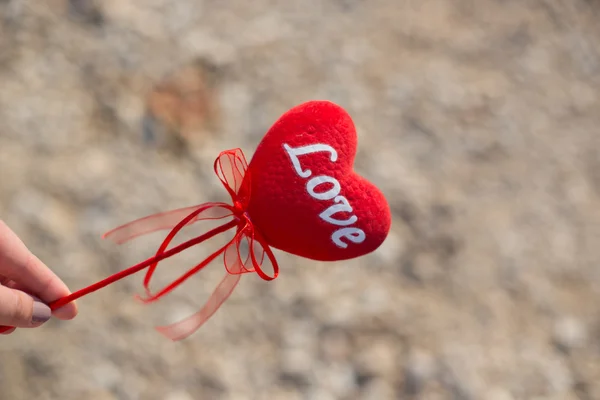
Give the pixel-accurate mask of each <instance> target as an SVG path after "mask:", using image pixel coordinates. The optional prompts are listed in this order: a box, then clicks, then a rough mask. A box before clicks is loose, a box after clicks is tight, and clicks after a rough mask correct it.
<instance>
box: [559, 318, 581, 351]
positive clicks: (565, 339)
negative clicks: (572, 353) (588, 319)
mask: <svg viewBox="0 0 600 400" xmlns="http://www.w3.org/2000/svg"><path fill="white" fill-rule="evenodd" d="M553 335H554V341H555V343H556V345H557V346H558V347H559V348H560V349H561V350H564V351H569V350H572V349H574V348H580V347H582V346H583V345H584V344H585V341H586V331H585V326H584V325H583V323H582V322H581V321H580V320H578V319H577V318H574V317H569V316H566V317H561V318H559V319H558V320H557V321H556V322H555V324H554V331H553Z"/></svg>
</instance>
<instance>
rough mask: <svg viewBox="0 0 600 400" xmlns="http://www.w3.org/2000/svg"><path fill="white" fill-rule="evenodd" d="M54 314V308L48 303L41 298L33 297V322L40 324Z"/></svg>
mask: <svg viewBox="0 0 600 400" xmlns="http://www.w3.org/2000/svg"><path fill="white" fill-rule="evenodd" d="M51 316H52V310H50V307H48V306H47V305H46V304H44V303H43V302H42V301H41V300H39V299H37V298H34V299H33V316H32V318H31V321H32V322H33V323H36V324H39V323H41V322H46V321H48V320H49V319H50V317H51Z"/></svg>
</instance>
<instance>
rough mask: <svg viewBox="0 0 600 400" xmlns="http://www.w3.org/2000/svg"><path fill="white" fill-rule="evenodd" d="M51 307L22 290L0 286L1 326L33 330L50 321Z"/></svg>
mask: <svg viewBox="0 0 600 400" xmlns="http://www.w3.org/2000/svg"><path fill="white" fill-rule="evenodd" d="M51 315H52V311H51V310H50V307H48V306H47V305H46V304H44V303H42V301H41V300H39V299H37V298H34V297H31V296H30V295H28V294H27V293H25V292H22V291H20V290H16V289H11V288H8V287H6V286H0V325H10V326H15V327H17V328H32V327H36V326H39V325H41V324H43V323H44V322H46V321H48V320H49V319H50V317H51Z"/></svg>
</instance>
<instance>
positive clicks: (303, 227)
mask: <svg viewBox="0 0 600 400" xmlns="http://www.w3.org/2000/svg"><path fill="white" fill-rule="evenodd" d="M356 146H357V136H356V129H355V127H354V123H353V122H352V119H351V118H350V116H349V115H348V113H347V112H346V111H345V110H344V109H342V108H341V107H339V106H338V105H336V104H333V103H331V102H328V101H309V102H307V103H304V104H301V105H299V106H296V107H294V108H292V109H291V110H289V111H288V112H286V113H285V114H283V115H282V116H281V118H280V119H279V120H278V121H277V122H276V123H275V124H274V125H273V126H272V127H271V129H270V130H269V131H268V132H267V134H266V135H265V137H264V138H263V140H262V141H261V142H260V144H259V145H258V147H257V149H256V152H255V153H254V156H253V157H252V160H251V162H250V165H249V168H248V170H249V171H250V173H249V174H248V177H250V178H251V188H252V192H251V193H252V195H251V199H250V204H249V206H248V214H249V216H250V218H251V219H252V221H253V223H254V225H255V226H256V227H257V228H258V229H259V230H260V232H261V233H262V234H263V235H264V236H265V238H266V239H267V241H268V242H269V244H270V245H272V246H273V247H276V248H278V249H280V250H283V251H286V252H289V253H292V254H296V255H299V256H302V257H306V258H310V259H314V260H322V261H335V260H346V259H350V258H354V257H359V256H362V255H364V254H367V253H370V252H372V251H374V250H375V249H377V248H378V247H379V246H380V245H381V243H383V241H384V240H385V238H386V236H387V234H388V232H389V229H390V225H391V214H390V209H389V205H388V203H387V201H386V199H385V197H384V195H383V194H382V193H381V191H380V190H379V189H377V187H375V186H374V185H373V184H372V183H370V182H369V181H367V180H366V179H364V178H362V177H361V176H359V175H357V174H356V173H355V172H354V170H353V164H354V157H355V155H356Z"/></svg>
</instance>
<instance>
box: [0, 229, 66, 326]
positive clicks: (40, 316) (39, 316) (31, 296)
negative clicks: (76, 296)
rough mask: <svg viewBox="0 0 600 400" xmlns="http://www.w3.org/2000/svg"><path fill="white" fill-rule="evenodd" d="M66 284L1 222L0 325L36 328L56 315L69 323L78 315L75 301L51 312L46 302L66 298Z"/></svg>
mask: <svg viewBox="0 0 600 400" xmlns="http://www.w3.org/2000/svg"><path fill="white" fill-rule="evenodd" d="M70 293H71V292H70V291H69V289H68V288H67V285H65V284H64V282H63V281H62V280H61V279H60V278H59V277H58V276H56V275H55V274H54V273H53V272H52V271H51V270H50V269H49V268H48V267H47V266H46V265H45V264H44V263H42V262H41V261H40V260H39V259H38V258H37V257H36V256H35V255H33V254H32V253H31V252H30V251H29V249H28V248H27V247H26V246H25V244H24V243H23V242H22V241H21V240H20V239H19V238H18V237H17V235H16V234H15V233H14V232H13V231H12V230H11V229H10V228H9V227H8V226H7V225H6V224H5V223H4V222H3V221H2V220H0V325H8V326H13V327H15V328H13V329H10V330H8V331H6V332H3V334H9V333H12V332H13V331H14V330H15V329H16V328H36V327H38V326H40V325H42V324H43V323H44V322H46V321H47V320H48V319H50V317H51V316H55V317H56V318H58V319H62V320H70V319H73V318H75V316H76V315H77V305H76V304H75V303H74V302H71V303H68V304H67V305H65V306H64V307H61V308H59V309H56V310H54V311H51V310H50V307H48V305H47V304H48V303H51V302H52V301H54V300H57V299H58V298H61V297H64V296H67V295H69V294H70Z"/></svg>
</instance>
